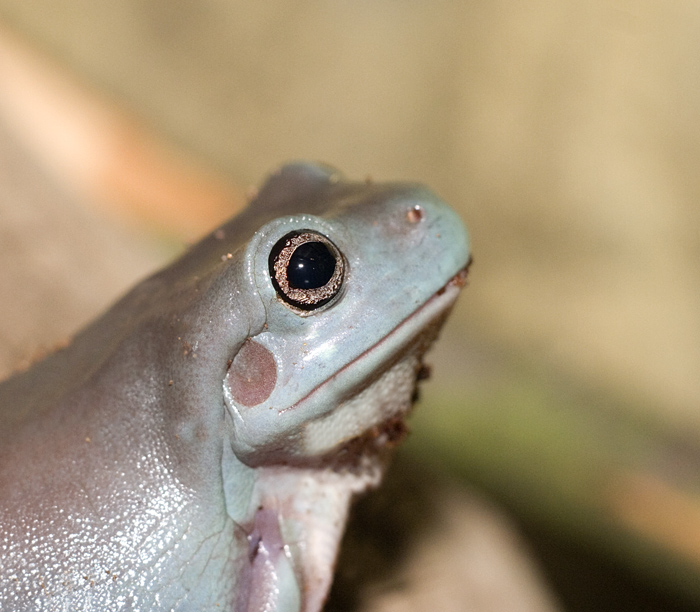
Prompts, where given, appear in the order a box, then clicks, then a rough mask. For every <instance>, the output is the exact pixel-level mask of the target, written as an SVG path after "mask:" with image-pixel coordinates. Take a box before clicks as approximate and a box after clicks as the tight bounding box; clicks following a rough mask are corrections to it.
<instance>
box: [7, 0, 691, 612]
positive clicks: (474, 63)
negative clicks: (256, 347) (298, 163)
mask: <svg viewBox="0 0 700 612" xmlns="http://www.w3.org/2000/svg"><path fill="white" fill-rule="evenodd" d="M698 32H700V3H698V2H692V1H690V0H664V1H661V0H643V1H635V2H632V1H629V0H612V1H606V2H603V1H599V0H583V1H580V0H579V1H573V0H560V1H558V2H542V1H538V0H525V1H523V2H518V3H512V2H511V3H508V2H503V1H500V0H496V1H492V2H484V1H482V2H449V1H447V0H432V1H431V2H415V1H413V2H397V1H395V0H374V1H373V2H363V1H359V2H348V1H340V0H305V1H300V2H289V1H284V0H272V1H269V2H265V3H243V2H235V1H231V0H228V1H224V0H200V2H196V3H191V2H182V1H180V0H167V1H164V0H153V1H151V2H147V3H146V2H139V1H137V0H121V1H120V2H105V1H103V0H52V1H51V2H49V1H48V0H32V1H31V2H28V1H27V0H0V192H2V193H0V287H2V292H1V293H2V296H1V297H0V313H2V316H1V317H0V320H1V321H2V323H0V372H1V373H2V374H3V375H6V374H7V373H9V372H10V371H11V370H12V369H13V368H14V367H17V366H18V365H21V364H23V363H25V362H26V361H27V360H29V359H31V358H34V357H35V356H36V355H37V354H40V353H41V351H46V350H50V349H51V347H52V346H54V345H55V344H56V343H57V342H61V341H63V340H64V339H65V338H66V337H67V336H69V335H70V334H71V333H73V332H74V331H75V330H76V329H77V328H79V327H80V325H82V324H84V323H85V322H86V321H87V320H89V319H90V318H91V317H93V316H95V315H96V314H97V313H99V312H100V310H102V309H103V308H104V307H106V306H107V305H108V304H109V303H110V302H111V301H112V300H113V299H114V298H115V297H117V296H118V295H119V294H120V293H121V292H123V291H124V290H125V289H126V288H128V286H129V285H131V284H132V283H133V282H135V281H136V280H138V279H139V278H141V277H143V276H144V275H145V274H147V273H148V272H150V271H152V270H154V269H155V268H156V267H157V266H159V265H162V264H163V263H165V262H166V261H168V260H169V259H170V258H172V257H173V256H174V255H175V254H177V253H179V252H181V251H182V250H183V248H184V245H185V244H186V243H188V242H191V241H194V240H196V239H197V238H198V237H199V236H201V235H203V234H204V233H205V232H207V231H209V230H210V229H212V228H213V227H215V226H216V224H217V223H219V222H221V221H223V220H224V219H226V218H227V217H229V216H231V215H232V214H234V213H235V212H236V211H237V210H239V209H240V208H241V206H243V204H244V202H245V193H246V190H247V189H248V188H249V186H250V185H252V184H255V183H259V182H260V181H261V180H262V179H263V178H264V176H265V175H266V174H267V173H268V172H270V171H271V170H272V169H273V168H274V167H275V166H277V165H279V164H280V163H282V162H284V161H286V160H289V159H299V158H310V159H317V160H322V161H325V162H328V163H330V164H332V165H335V166H337V167H338V168H340V169H341V170H343V171H344V172H345V173H346V174H348V175H350V176H352V177H355V178H363V177H365V176H368V175H369V176H371V177H372V178H374V179H376V180H395V179H410V180H419V181H423V182H425V183H427V184H429V185H430V186H431V187H433V188H434V189H435V190H436V191H437V192H438V193H439V194H440V195H442V196H443V197H444V198H445V199H446V200H448V201H449V202H450V203H451V204H452V205H453V206H455V207H456V208H457V209H458V210H459V211H460V213H461V215H462V217H463V219H464V220H465V222H466V224H467V226H468V227H469V230H470V233H471V236H472V240H473V253H474V261H475V263H474V265H473V267H472V269H471V271H470V283H469V286H468V287H467V289H466V291H465V292H464V295H463V297H462V299H461V301H460V303H459V304H458V307H457V308H456V311H455V313H454V316H453V317H452V320H451V321H450V322H449V327H448V328H447V329H446V330H445V332H444V333H443V337H442V340H441V342H440V343H439V346H438V347H437V348H436V349H435V350H434V351H433V353H432V354H431V356H430V361H431V363H432V364H433V365H434V375H433V377H432V380H431V381H429V382H428V384H426V385H424V387H423V390H422V400H421V403H420V405H419V406H418V409H417V410H416V412H415V415H414V417H413V419H412V429H413V435H412V436H411V437H410V439H409V441H408V443H407V445H406V447H405V448H404V449H402V453H401V457H400V458H399V459H398V460H397V462H396V464H395V469H394V470H393V471H394V472H395V473H396V474H395V475H394V476H393V477H392V482H395V483H398V484H397V485H395V488H394V489H388V490H390V491H392V493H391V495H393V496H394V497H393V499H398V497H400V495H401V492H402V491H403V492H404V493H405V492H406V491H411V495H409V497H411V496H412V499H413V500H414V501H415V500H416V499H419V500H420V499H422V500H424V501H425V502H426V504H427V505H425V506H420V505H419V506H420V507H415V508H414V510H415V511H416V512H417V513H418V514H421V513H427V514H430V512H432V511H435V510H436V506H437V507H438V511H439V507H443V506H442V502H441V501H438V502H436V501H435V500H442V499H443V497H441V496H442V495H446V496H447V497H445V498H444V499H453V497H450V496H453V495H454V490H455V488H456V489H460V490H462V491H463V492H462V493H459V494H458V496H459V495H462V494H463V495H467V496H471V495H476V496H477V497H479V498H480V499H481V497H480V496H485V498H486V499H488V500H490V501H488V502H485V503H486V506H488V507H487V508H486V510H485V512H486V513H487V514H488V513H489V512H491V510H489V508H491V504H493V508H494V510H493V512H495V513H497V514H498V515H499V516H501V513H502V515H503V517H505V518H504V519H503V520H505V521H506V523H508V529H509V530H512V531H513V532H514V533H516V534H519V535H517V538H520V539H519V540H518V542H519V544H518V546H521V547H522V549H523V551H525V552H523V555H524V557H525V558H526V559H527V560H528V561H527V562H528V563H532V566H533V567H534V568H536V570H535V571H536V574H537V578H536V581H537V582H538V584H541V585H543V586H542V589H544V591H546V592H547V593H549V594H551V601H552V602H556V603H553V604H551V605H553V606H559V609H564V610H582V611H583V610H679V611H680V610H692V609H697V608H698V605H700V410H699V409H698V407H699V406H700V371H699V368H698V364H699V363H700V359H699V358H700V317H699V316H698V315H699V314H700V279H699V278H698V267H699V264H700V207H699V206H698V204H697V203H698V201H700V197H699V196H700V171H698V168H699V167H700V121H698V109H699V108H700V36H698ZM425 474H430V476H428V477H426V478H423V480H428V481H431V482H432V481H434V480H435V478H434V477H433V475H435V474H437V475H438V476H437V479H438V480H440V481H441V482H442V479H444V483H445V484H444V488H441V489H440V491H437V490H433V489H431V488H430V487H427V485H426V486H423V485H421V478H417V477H416V475H425ZM388 486H391V485H390V484H389V485H388ZM431 486H432V485H431ZM441 486H442V485H441ZM426 487H427V488H426ZM462 488H463V489H462ZM445 490H447V491H450V492H449V493H445ZM416 491H418V493H416ZM378 495H379V494H378ZM384 495H385V496H386V495H387V493H386V492H385V493H384ZM374 499H375V500H374V502H371V501H370V502H367V503H365V502H363V505H361V506H360V508H359V510H358V516H359V517H360V519H357V520H356V524H355V525H354V527H353V531H352V532H351V534H350V536H349V537H350V538H355V539H357V540H358V541H361V540H362V538H363V537H365V535H367V534H368V533H369V534H370V535H371V533H372V530H373V529H375V530H376V531H377V533H381V532H382V530H381V529H379V530H377V529H376V527H374V528H372V527H371V526H367V524H364V523H362V522H361V521H367V520H376V521H380V522H381V521H382V520H384V521H386V520H387V518H386V516H387V515H389V517H390V518H389V520H392V521H397V522H398V523H397V524H399V523H400V524H401V525H404V526H405V528H406V529H409V527H410V529H409V531H415V530H417V531H420V529H419V526H417V525H416V524H415V523H414V522H412V521H413V520H414V519H413V518H411V517H410V516H406V513H407V512H409V511H408V510H407V511H406V512H403V511H397V509H396V508H395V507H391V508H388V509H387V508H386V507H385V506H386V501H382V499H384V500H386V497H384V498H382V497H381V495H379V496H378V497H377V496H375V498H374ZM370 503H374V504H375V506H377V507H383V506H382V504H384V510H385V512H382V513H378V512H377V513H375V512H374V510H372V509H371V507H370V506H369V505H367V504H370ZM449 503H452V502H449ZM445 504H448V502H447V501H446V502H445ZM392 506H393V505H392ZM429 507H433V510H429ZM407 508H409V510H410V508H411V506H410V504H409V506H407ZM495 508H498V509H495ZM397 512H398V513H397ZM382 516H383V517H384V518H382ZM499 520H500V519H499ZM357 521H360V523H357ZM414 528H415V530H414ZM384 531H385V530H384ZM399 531H401V530H400V529H399ZM356 532H359V535H357V536H354V535H353V534H355V533H356ZM363 534H364V535H363ZM375 535H376V534H375ZM395 535H396V538H397V540H398V539H400V538H399V536H400V535H401V534H400V533H398V532H397V534H395ZM408 535H410V534H408ZM407 537H408V536H407ZM438 540H439V538H436V541H438ZM367 546H368V545H367V544H366V543H364V544H363V543H361V542H360V544H358V547H359V548H358V549H359V550H367V548H366V547H367ZM377 546H379V547H381V544H377ZM363 547H365V548H363ZM372 550H373V551H374V552H373V553H372V554H373V555H374V556H375V557H378V558H379V557H381V553H380V552H377V551H378V549H372ZM415 550H420V547H418V548H414V551H415ZM402 551H403V549H402ZM403 552H405V553H406V554H408V552H407V551H403ZM391 554H393V553H391ZM391 554H389V556H388V557H387V564H388V565H401V564H400V563H398V562H397V563H394V561H395V559H394V557H392V556H391ZM402 554H403V553H402ZM348 555H349V558H348V559H346V560H343V561H342V563H341V568H340V572H341V578H340V579H339V582H340V584H341V586H340V587H338V588H342V584H343V583H344V581H345V578H343V576H345V575H347V576H350V578H348V584H349V585H350V586H347V587H346V588H348V589H350V590H352V591H353V592H354V593H355V596H354V597H355V599H353V601H350V599H352V598H348V596H343V595H335V594H334V598H335V599H334V600H333V602H332V604H331V605H333V606H336V607H335V608H334V609H339V610H344V609H348V610H350V609H360V607H362V609H370V607H371V604H370V603H367V602H366V601H365V600H364V599H362V598H361V597H360V596H359V595H357V593H359V592H361V589H360V587H357V586H354V587H353V586H352V584H356V583H353V582H352V580H360V581H361V580H362V576H360V577H359V578H358V573H357V571H356V570H347V571H346V572H345V574H343V571H344V570H343V568H345V567H350V568H352V564H353V560H352V558H351V557H352V553H348ZM438 557H441V558H443V559H444V558H448V554H447V553H445V554H443V555H439V554H438ZM431 558H432V557H431ZM448 560H449V559H448ZM355 563H357V562H356V561H355ZM402 563H403V562H402ZM455 563H456V564H457V565H459V562H455ZM360 565H361V563H360ZM453 565H454V564H453ZM353 572H354V573H353ZM353 576H354V578H353ZM365 579H367V577H366V576H365ZM409 579H410V580H414V579H416V580H418V579H417V578H415V577H413V578H409ZM450 580H452V581H456V582H459V580H460V579H459V574H458V573H456V574H454V575H451V577H450ZM386 588H389V587H386ZM391 588H393V589H395V590H396V589H398V590H400V588H402V587H400V586H396V584H394V586H393V587H391ZM353 589H354V590H353ZM348 602H349V603H348ZM352 606H355V607H352ZM372 609H374V608H372ZM377 609H380V608H377ZM381 609H387V610H388V609H394V608H381ZM395 609H396V610H398V609H399V608H398V607H396V608H395ZM443 609H446V608H443ZM455 609H474V610H477V609H478V608H477V607H473V608H467V607H466V605H465V606H464V607H461V608H460V607H459V606H457V607H455ZM484 609H485V608H484ZM503 609H505V608H503ZM510 609H516V608H510ZM532 609H535V608H532ZM537 609H544V608H543V607H540V608H537ZM548 609H549V608H548Z"/></svg>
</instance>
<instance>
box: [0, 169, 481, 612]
mask: <svg viewBox="0 0 700 612" xmlns="http://www.w3.org/2000/svg"><path fill="white" fill-rule="evenodd" d="M470 260H471V258H470V247H469V239H468V236H467V233H466V230H465V227H464V225H463V223H462V221H461V220H460V218H459V216H458V215H457V214H456V213H455V212H454V211H453V210H452V209H451V208H450V207H449V206H448V205H447V204H446V203H445V202H444V201H443V200H441V199H440V198H439V197H438V196H436V195H435V194H434V193H433V192H432V191H430V190H429V189H428V188H427V187H424V186H422V185H421V184H418V183H405V182H374V181H371V180H365V181H354V180H350V179H347V178H346V177H345V176H343V175H342V174H341V173H340V172H339V171H338V170H336V169H334V168H332V167H330V166H327V165H324V164H320V163H315V162H301V161H300V162H292V163H288V164H286V165H284V166H282V167H280V168H279V169H278V170H276V171H275V172H273V173H272V174H271V175H270V176H269V177H268V178H267V180H266V181H265V182H264V183H263V184H262V186H261V187H260V188H259V189H258V190H257V192H256V193H255V194H254V195H253V196H252V197H251V200H250V202H249V203H248V205H247V206H246V208H245V209H244V210H243V211H242V212H240V213H239V214H238V215H237V216H236V217H234V218H233V219H232V220H231V221H229V222H227V223H225V224H224V225H222V226H221V227H219V228H218V229H216V230H214V231H213V232H212V233H210V234H209V235H208V236H206V237H205V238H204V239H203V240H202V241H201V242H199V243H197V244H195V245H194V246H192V247H190V248H189V249H188V250H187V251H186V252H185V253H184V255H182V256H181V257H180V258H179V259H177V260H176V261H174V262H173V263H172V264H170V265H169V266H167V267H166V268H164V269H163V270H161V271H159V272H156V273H155V274H153V275H152V276H150V277H148V278H147V279H145V280H143V281H142V282H141V283H139V284H137V285H136V286H135V287H134V288H133V289H132V290H131V291H129V292H128V293H127V294H126V295H124V296H123V297H122V298H121V299H119V300H118V301H117V302H116V303H115V304H114V305H113V306H112V307H111V308H110V309H108V310H107V311H106V312H105V313H104V314H103V315H102V316H100V317H99V318H97V319H96V320H95V321H94V322H92V323H90V324H88V326H87V327H85V328H84V329H83V330H82V331H80V332H78V333H77V334H76V335H75V337H74V338H73V340H72V342H71V343H70V344H68V345H67V346H64V347H62V348H60V349H59V350H57V351H56V352H54V353H52V354H51V355H49V356H48V357H46V358H44V359H43V360H42V361H40V362H38V363H36V364H34V365H33V366H32V367H31V368H29V369H28V370H26V371H23V372H19V373H16V374H14V375H13V376H11V377H10V378H9V379H7V380H5V381H4V382H3V383H2V384H0V609H2V610H12V611H14V612H24V611H36V612H39V611H41V612H44V611H58V610H60V611H64V610H65V611H68V610H71V611H72V610H76V611H77V610H79V611H84V612H97V611H100V612H102V611H106V610H110V611H126V610H129V611H136V612H146V611H155V610H171V611H177V612H189V611H198V612H205V611H214V610H217V611H218V610H231V611H235V612H244V611H250V612H252V611H262V610H266V611H273V610H277V611H280V612H301V611H304V612H318V611H319V610H321V609H322V607H323V605H324V602H325V599H326V597H327V594H328V591H329V588H330V585H331V582H332V576H333V571H334V564H335V559H336V556H337V552H338V548H339V545H340V541H341V538H342V535H343V530H344V526H345V523H346V519H347V516H348V512H349V508H350V505H351V502H352V500H353V499H354V498H355V497H356V496H357V495H359V494H361V493H363V492H364V491H366V490H367V489H369V488H372V487H375V486H377V485H378V483H379V481H380V480H381V477H382V474H383V472H384V470H385V467H386V464H387V462H388V460H389V457H390V456H391V454H392V452H393V448H394V447H395V446H396V445H397V444H398V443H399V442H400V441H401V439H402V438H403V437H404V435H405V434H406V431H407V426H406V417H407V415H408V414H409V412H410V410H411V406H412V404H413V400H414V397H415V391H416V386H417V381H418V379H420V378H422V373H423V372H424V369H425V368H424V366H423V355H424V354H425V352H426V350H427V349H428V347H429V346H430V345H431V344H432V342H433V341H434V340H435V338H436V336H437V334H438V331H439V330H440V328H441V326H442V324H443V322H444V321H445V319H446V317H447V316H448V314H449V312H450V310H451V309H452V307H453V305H454V303H455V300H456V298H457V295H458V294H459V293H460V289H461V288H462V287H463V286H464V284H465V280H466V273H467V268H468V263H469V262H470Z"/></svg>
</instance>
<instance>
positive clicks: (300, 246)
mask: <svg viewBox="0 0 700 612" xmlns="http://www.w3.org/2000/svg"><path fill="white" fill-rule="evenodd" d="M268 263H269V269H270V279H271V280H272V285H273V286H274V288H275V291H277V295H278V297H279V298H280V299H281V300H282V301H283V302H285V303H286V304H287V305H288V306H290V307H291V308H292V309H294V310H297V311H299V313H300V314H310V312H311V311H313V310H316V309H318V308H321V307H322V306H325V305H327V304H328V303H330V302H331V300H333V298H335V297H336V296H337V295H338V293H339V292H340V289H341V287H342V284H343V278H344V276H345V259H344V258H343V255H342V253H341V252H340V250H339V249H338V247H336V246H335V244H333V243H332V242H331V241H330V240H329V239H328V238H326V237H325V236H324V235H323V234H319V233H318V232H315V231H313V230H301V231H295V232H290V233H289V234H287V235H285V236H283V237H282V238H281V239H280V240H278V241H277V242H276V243H275V246H274V247H273V248H272V250H271V251H270V257H269V259H268Z"/></svg>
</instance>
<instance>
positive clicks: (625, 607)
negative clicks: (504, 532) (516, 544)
mask: <svg viewBox="0 0 700 612" xmlns="http://www.w3.org/2000/svg"><path fill="white" fill-rule="evenodd" d="M520 528H521V533H523V535H524V536H525V537H526V538H527V540H528V544H529V546H530V550H532V552H533V553H534V555H535V556H536V558H537V561H538V562H539V565H540V568H541V571H542V572H543V574H544V575H545V577H546V579H547V581H548V583H549V585H550V586H551V587H552V589H553V590H554V591H555V592H556V594H557V597H558V598H559V600H560V601H561V603H562V606H563V608H564V610H566V612H696V611H697V609H698V607H697V604H695V603H692V602H689V601H684V600H683V599H682V598H681V597H680V596H679V595H678V594H674V593H669V592H666V591H664V590H663V589H661V588H659V587H658V586H657V585H651V584H648V583H646V582H645V581H644V580H643V578H642V577H640V576H639V575H635V574H634V573H632V572H631V571H629V570H627V569H625V568H624V567H623V566H622V565H620V564H618V563H615V562H614V561H613V560H610V559H608V558H606V557H605V556H603V555H601V554H597V553H596V551H593V550H586V549H585V548H584V547H583V546H579V545H576V544H573V543H568V542H564V541H562V540H561V539H560V538H557V537H555V536H552V534H550V533H548V532H546V531H544V530H543V529H541V528H539V527H537V526H535V525H521V526H520Z"/></svg>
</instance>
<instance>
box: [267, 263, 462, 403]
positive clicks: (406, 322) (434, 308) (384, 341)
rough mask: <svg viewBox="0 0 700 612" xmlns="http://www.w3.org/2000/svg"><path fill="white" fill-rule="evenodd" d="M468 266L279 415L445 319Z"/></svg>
mask: <svg viewBox="0 0 700 612" xmlns="http://www.w3.org/2000/svg"><path fill="white" fill-rule="evenodd" d="M470 265H471V258H470V259H469V261H468V262H467V264H466V265H465V266H464V267H463V268H461V269H460V270H459V272H457V274H455V275H454V276H452V277H451V278H450V280H448V281H447V282H446V283H445V284H444V285H443V286H442V287H440V289H438V290H437V291H436V292H435V293H434V294H433V295H432V296H430V297H429V298H428V299H427V300H426V301H425V302H423V304H421V305H420V306H419V307H418V308H416V309H415V310H414V311H413V312H412V313H411V314H409V315H408V316H407V317H406V318H405V319H403V320H402V321H401V322H400V323H399V324H398V325H396V327H394V329H392V330H391V331H390V332H389V333H388V334H386V335H385V336H384V337H383V338H381V339H380V340H379V341H378V342H376V343H375V344H373V345H372V346H370V347H369V348H367V349H365V350H364V351H363V352H362V353H360V354H359V355H358V356H357V357H355V358H354V359H353V360H352V361H349V362H348V363H347V364H345V365H344V366H343V367H342V368H340V369H339V370H338V371H337V372H336V373H335V374H334V375H333V376H331V377H330V378H329V379H327V380H325V381H324V382H322V383H321V384H320V385H318V386H317V387H314V388H313V389H312V390H311V391H309V393H307V394H306V395H305V396H304V397H302V398H301V399H299V400H297V401H296V402H295V403H294V404H292V405H290V406H287V407H286V408H284V409H282V410H280V413H282V412H286V411H288V410H293V409H294V408H296V407H297V406H299V405H300V404H302V403H304V402H305V401H307V400H309V399H310V398H311V397H312V396H313V395H315V394H316V393H318V392H319V391H321V390H322V389H323V388H324V387H327V386H329V385H330V384H331V383H332V381H334V380H336V379H337V378H339V377H341V376H343V375H344V374H347V373H348V370H350V369H352V368H353V366H355V365H356V364H357V363H359V362H361V361H364V360H365V359H367V358H368V357H369V356H370V355H372V354H373V353H377V352H379V349H380V348H381V347H383V346H385V345H394V341H395V340H397V342H396V346H395V350H391V348H390V349H389V351H388V353H394V352H396V350H398V349H399V348H400V347H401V346H402V345H403V344H404V342H402V341H401V340H405V341H407V342H410V340H412V339H414V338H415V337H417V336H420V335H421V331H422V329H423V328H424V326H425V325H426V324H429V322H430V320H431V319H438V318H444V317H445V316H446V315H447V314H448V312H449V309H450V308H451V307H452V306H453V305H454V302H455V300H456V299H457V296H458V295H459V292H460V290H461V289H462V287H464V286H465V285H466V283H467V274H468V271H469V266H470ZM417 319H421V321H420V323H422V325H420V324H419V325H418V326H417V327H416V329H417V331H410V330H407V328H408V327H409V326H410V324H411V323H413V322H415V321H416V320H417ZM404 336H405V337H404ZM426 348H427V347H426ZM388 365H389V366H390V365H393V364H391V363H390V364H388ZM387 367H388V366H385V367H382V368H380V370H379V374H381V373H383V372H384V371H385V370H386V369H387ZM374 380H375V378H372V380H370V381H367V382H364V383H363V384H362V387H366V386H368V385H369V384H371V382H374ZM356 391H357V388H356V387H355V388H353V389H352V393H354V392H356Z"/></svg>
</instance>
